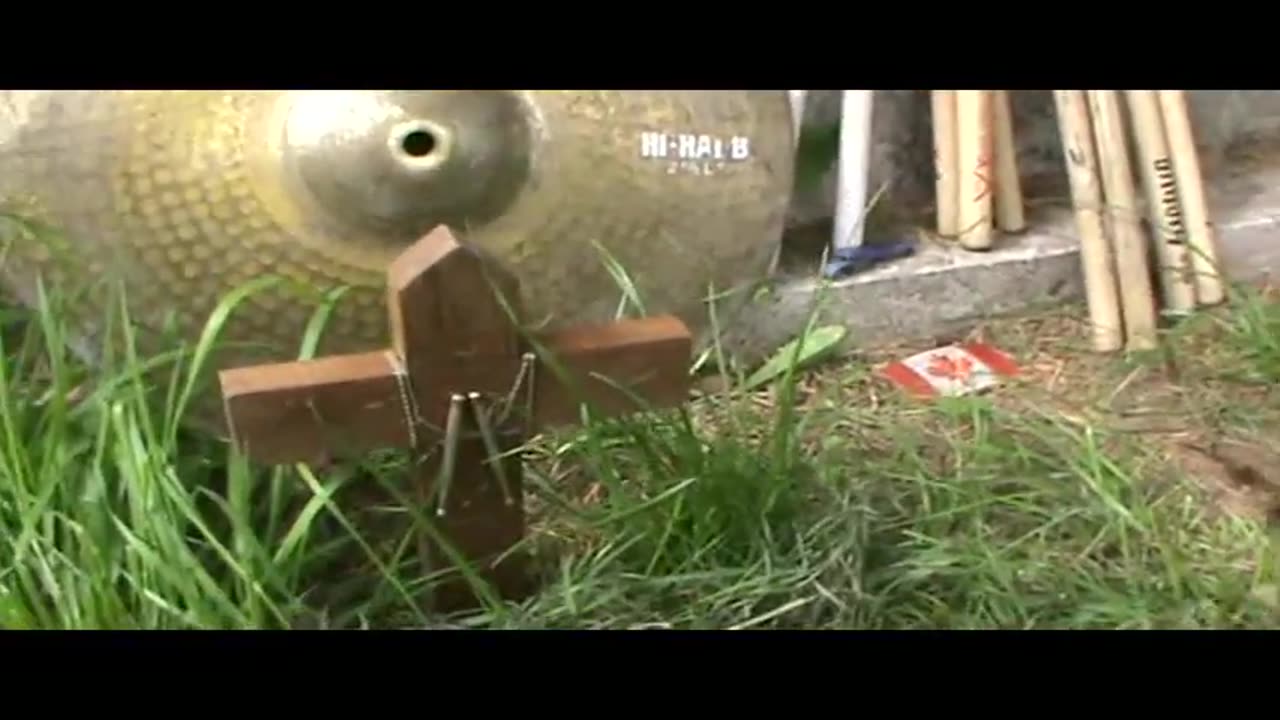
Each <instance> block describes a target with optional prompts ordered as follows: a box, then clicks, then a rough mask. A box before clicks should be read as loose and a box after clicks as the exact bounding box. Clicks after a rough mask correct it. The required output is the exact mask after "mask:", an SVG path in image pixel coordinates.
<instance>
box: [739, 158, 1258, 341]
mask: <svg viewBox="0 0 1280 720" xmlns="http://www.w3.org/2000/svg"><path fill="white" fill-rule="evenodd" d="M1209 195H1210V197H1209V201H1210V206H1211V212H1212V214H1213V218H1214V221H1215V224H1216V226H1217V231H1218V236H1219V245H1220V252H1221V253H1222V260H1223V266H1224V268H1225V270H1226V272H1227V273H1228V275H1229V277H1230V279H1231V280H1232V281H1236V282H1249V281H1256V280H1260V279H1267V276H1271V275H1276V274H1280V166H1277V165H1276V164H1274V163H1273V164H1272V165H1271V166H1270V167H1268V166H1265V165H1259V164H1256V163H1255V164H1253V166H1252V167H1244V166H1242V165H1239V164H1237V165H1231V166H1224V167H1223V168H1221V169H1220V171H1219V172H1217V173H1215V174H1214V176H1213V179H1212V182H1211V184H1210V188H1209ZM1031 220H1032V227H1033V229H1032V230H1031V231H1029V232H1028V233H1026V234H1025V235H1023V236H1021V237H1017V238H1006V239H1004V240H1003V242H1002V244H1001V245H1000V246H998V247H997V248H996V249H994V250H992V251H991V252H988V253H971V252H966V251H963V250H959V249H957V248H955V247H954V246H943V245H936V244H926V245H924V246H922V249H921V251H920V252H919V253H918V254H917V255H915V256H914V257H911V258H908V259H905V260H902V261H900V262H897V263H894V264H891V265H886V266H884V267H881V268H878V269H875V270H873V271H870V272H867V273H865V274H862V275H858V276H855V277H853V278H851V279H848V280H843V281H839V282H834V283H823V282H821V281H819V280H816V279H815V277H814V274H813V273H812V272H803V271H800V272H797V271H796V270H792V271H791V274H790V276H789V277H784V278H783V279H782V280H781V281H780V282H779V283H777V285H776V287H775V288H774V291H773V292H772V293H771V294H770V295H768V296H765V297H761V298H760V299H758V300H757V302H755V303H754V304H753V305H751V306H750V307H749V308H748V310H747V311H746V314H745V317H739V318H735V320H734V322H733V323H732V324H731V325H730V326H729V329H728V330H727V331H726V333H725V335H724V337H723V339H722V343H723V346H724V347H725V348H726V349H727V350H728V351H729V352H730V353H731V354H732V355H734V356H736V357H737V359H738V360H739V361H740V362H743V363H746V364H751V363H754V362H757V361H758V360H759V359H760V358H761V357H762V356H764V355H766V354H768V353H770V352H772V351H773V350H774V349H775V348H777V347H778V346H779V345H780V344H782V343H784V342H786V341H788V340H790V339H791V338H793V337H795V336H796V334H797V333H798V332H799V331H800V330H801V329H802V328H803V327H804V325H805V323H806V322H807V321H808V319H809V317H810V314H811V313H814V312H816V313H817V314H818V322H820V323H822V324H827V323H835V324H840V323H842V324H844V325H845V326H846V327H848V328H849V329H850V330H851V332H850V337H849V343H848V348H847V349H855V348H858V347H866V346H869V345H876V344H881V343H888V342H894V341H897V340H904V339H924V338H945V337H948V336H951V335H953V334H957V333H962V332H964V331H965V330H966V329H968V328H970V327H972V326H973V325H974V324H975V323H977V322H980V321H982V320H983V319H986V318H990V317H995V316H999V315H1002V314H1008V313H1012V312H1017V311H1020V310H1025V309H1027V308H1029V307H1032V306H1035V305H1037V304H1041V303H1055V302H1058V303H1060V302H1064V301H1068V300H1078V299H1080V298H1081V297H1082V294H1083V289H1082V282H1081V275H1080V263H1079V251H1078V248H1079V240H1078V236H1077V234H1076V230H1075V226H1074V222H1073V220H1072V217H1071V214H1070V210H1069V209H1068V208H1067V207H1058V208H1043V209H1040V210H1038V211H1036V212H1035V213H1034V214H1033V215H1032V216H1031ZM1081 319H1082V320H1084V319H1085V317H1084V315H1083V313H1082V316H1081Z"/></svg>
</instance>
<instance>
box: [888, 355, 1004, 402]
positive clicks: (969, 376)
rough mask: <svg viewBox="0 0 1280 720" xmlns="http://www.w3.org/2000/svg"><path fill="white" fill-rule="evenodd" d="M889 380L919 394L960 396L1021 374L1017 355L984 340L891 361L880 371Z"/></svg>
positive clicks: (915, 394)
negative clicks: (1016, 359)
mask: <svg viewBox="0 0 1280 720" xmlns="http://www.w3.org/2000/svg"><path fill="white" fill-rule="evenodd" d="M880 374H881V375H883V376H884V377H885V378H886V379H888V380H889V382H891V383H893V384H894V385H897V386H898V387H900V388H902V389H903V390H905V391H906V392H907V393H909V394H911V395H914V396H916V397H926V398H931V397H957V396H960V395H969V394H972V393H976V392H981V391H983V390H986V389H987V388H990V387H993V386H995V385H997V384H999V383H1000V380H1001V379H1002V378H1009V377H1013V376H1015V375H1017V374H1018V365H1017V363H1015V362H1014V361H1013V358H1011V357H1009V356H1008V355H1006V354H1004V353H1003V352H1001V351H999V350H997V349H995V348H993V347H991V346H990V345H985V344H983V343H965V344H962V345H948V346H947V347H940V348H935V349H933V350H927V351H925V352H922V353H920V354H918V355H912V356H911V357H909V358H907V359H906V360H899V361H897V362H893V363H890V364H889V365H887V366H885V368H884V369H883V370H881V371H880Z"/></svg>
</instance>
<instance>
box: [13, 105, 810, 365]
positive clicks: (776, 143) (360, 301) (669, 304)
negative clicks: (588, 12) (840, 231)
mask: <svg viewBox="0 0 1280 720" xmlns="http://www.w3.org/2000/svg"><path fill="white" fill-rule="evenodd" d="M0 95H3V100H4V102H0V212H3V213H5V214H6V215H7V216H11V217H14V218H20V219H21V220H23V221H25V222H13V221H12V220H10V221H7V222H0V234H2V235H3V239H4V240H5V241H6V245H7V256H6V258H5V260H4V263H3V269H4V277H5V282H6V283H7V284H8V285H9V288H10V290H11V291H13V292H14V293H15V294H16V295H18V296H19V297H20V298H22V299H23V300H25V301H27V302H34V300H35V297H36V289H35V288H36V278H37V277H40V278H42V279H43V281H44V282H45V283H46V284H58V285H61V286H63V287H65V288H69V289H71V290H81V289H86V288H88V287H90V286H94V285H95V282H96V281H98V280H100V279H104V278H122V279H123V280H124V283H123V284H124V287H125V288H126V289H127V293H128V295H127V297H128V300H129V307H130V310H131V313H132V315H133V320H134V321H135V322H137V323H139V324H141V326H143V327H144V328H145V327H150V328H158V327H160V326H161V325H162V323H164V322H165V319H166V316H167V315H169V314H171V315H172V317H170V318H169V320H170V322H171V323H173V324H172V325H171V326H170V327H171V329H173V330H176V331H177V332H178V334H179V336H180V337H182V338H185V339H194V338H196V337H197V336H198V335H199V333H200V331H201V329H202V327H203V325H204V323H205V322H206V320H207V318H208V317H209V315H210V313H211V312H212V311H213V310H214V309H215V308H216V307H217V305H218V304H219V302H220V301H222V300H223V299H224V298H225V297H227V295H228V294H229V293H231V292H232V291H233V290H235V289H236V288H239V287H242V286H244V285H245V284H246V283H248V282H250V281H252V280H254V279H255V278H258V277H261V276H264V275H276V276H280V277H283V278H285V279H286V280H288V281H291V282H292V283H293V285H286V286H282V287H280V288H276V289H272V290H269V291H264V292H260V293H257V294H254V295H253V296H251V298H250V299H249V300H248V301H247V303H246V304H245V305H244V306H242V307H241V308H240V309H239V310H237V312H236V313H235V315H234V316H233V318H232V320H231V322H230V324H229V325H228V326H227V329H226V331H225V332H224V338H226V339H229V340H235V341H247V342H249V343H253V344H255V345H261V346H263V347H265V348H267V349H268V350H267V352H266V353H265V357H269V358H278V359H288V358H292V357H294V356H295V354H296V352H297V348H298V346H299V343H300V340H301V338H302V335H303V331H304V327H305V325H306V323H307V320H308V318H309V317H310V315H311V313H312V312H313V311H314V309H315V307H316V299H315V298H314V297H306V296H300V295H298V294H297V292H296V289H297V287H304V286H305V287H309V288H313V289H316V290H319V291H325V290H328V289H330V288H332V287H335V286H349V287H350V291H349V292H348V293H347V294H346V295H345V296H343V298H342V299H341V300H340V302H339V304H338V306H337V308H336V309H335V311H334V313H333V315H332V318H331V321H330V324H329V326H328V328H327V330H326V331H325V336H324V338H325V339H324V342H323V344H322V350H323V351H324V352H351V351H360V350H367V349H371V348H376V347H382V346H384V345H385V343H386V341H387V337H388V336H387V327H386V322H387V321H386V312H385V304H384V303H385V300H384V294H383V287H384V277H385V271H386V268H387V265H388V263H390V261H391V260H392V259H393V258H394V257H396V256H397V255H398V254H399V253H400V252H401V251H402V250H404V249H405V248H406V247H407V246H408V245H409V244H410V243H412V242H413V241H415V240H417V239H418V238H420V237H421V236H422V235H423V234H424V233H426V232H427V231H428V230H430V229H431V228H432V227H434V226H436V225H437V224H440V223H444V224H448V225H449V226H450V227H452V228H453V229H454V230H455V232H456V233H457V234H458V235H459V236H460V237H461V238H462V239H463V240H464V241H466V242H470V243H474V244H476V245H478V246H480V247H482V248H484V249H486V250H487V251H488V252H489V253H490V255H491V256H492V257H494V258H495V259H496V260H498V261H500V262H502V263H504V264H505V265H506V266H507V267H508V268H509V269H510V270H511V271H512V272H513V273H514V274H515V276H516V277H517V278H519V280H520V282H521V284H522V288H523V291H524V298H523V300H524V304H525V308H526V313H527V315H526V316H527V317H528V318H530V319H531V320H533V321H537V322H538V323H539V326H540V327H546V328H550V327H556V326H562V325H564V324H566V323H577V322H591V321H600V320H607V319H611V318H612V317H614V315H615V314H616V312H617V309H618V305H619V300H620V298H621V297H622V291H621V289H620V287H619V281H618V278H617V277H615V275H614V274H613V273H612V272H611V270H610V263H616V264H617V266H618V267H621V268H622V269H623V270H624V271H625V272H626V273H627V275H628V278H629V280H630V282H631V284H632V285H633V286H634V288H635V291H636V292H637V294H638V296H639V298H640V299H641V301H642V302H643V310H644V312H645V313H648V314H655V313H668V312H670V313H675V314H677V315H679V316H680V317H681V318H682V319H683V320H684V321H685V322H686V323H688V324H689V326H690V327H691V328H692V329H693V330H694V332H695V333H696V334H698V335H699V336H702V337H705V334H706V331H707V328H708V319H707V318H708V311H707V307H706V304H705V301H706V299H707V297H708V295H709V294H710V293H713V292H714V293H724V292H726V291H729V290H732V289H734V288H738V287H742V286H744V285H750V284H752V283H754V282H757V281H758V280H760V279H761V277H762V276H763V275H764V274H765V273H766V272H767V269H768V267H769V265H770V260H771V258H772V256H773V253H774V252H775V250H776V248H777V245H778V243H779V242H780V239H781V234H782V230H783V223H784V215H785V212H786V208H787V204H788V200H789V194H790V190H791V182H792V172H793V146H792V140H791V138H792V129H791V123H792V119H791V116H790V110H789V103H788V98H787V93H786V91H782V90H778V91H611V90H571V91H56V92H43V91H4V92H2V93H0ZM27 223H30V224H33V225H34V226H35V227H38V228H43V229H44V230H45V232H40V233H37V234H34V235H33V234H30V233H28V232H26V231H25V230H24V228H25V227H28V225H27ZM295 286H296V287H295ZM101 297H102V296H98V295H94V294H93V293H89V294H88V295H86V296H85V298H86V299H85V300H84V301H83V302H82V303H81V304H79V305H77V306H75V307H76V310H75V312H74V314H73V315H72V317H73V318H74V322H75V328H76V330H77V332H79V333H80V337H81V338H91V337H92V336H93V335H92V333H93V330H94V328H95V327H96V326H97V324H98V323H100V322H101V321H103V320H104V319H105V317H106V313H107V308H104V307H102V305H101V302H102V301H101ZM94 298H97V299H94ZM728 302H729V303H730V304H732V302H733V301H728ZM730 309H731V308H730ZM92 346H93V343H92V342H84V343H82V344H81V347H82V349H84V350H86V351H91V348H92ZM152 349H155V350H161V349H163V348H162V347H160V346H156V347H154V348H152ZM263 356H264V355H263V354H257V355H255V358H262V357H263Z"/></svg>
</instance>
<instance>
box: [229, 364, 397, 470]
mask: <svg viewBox="0 0 1280 720" xmlns="http://www.w3.org/2000/svg"><path fill="white" fill-rule="evenodd" d="M395 362H396V361H395V358H394V357H393V356H392V354H391V353H390V352H372V353H363V354H359V355H344V356H337V357H329V358H321V359H318V360H307V361H301V362H289V363H279V364H274V365H259V366H256V367H247V368H236V369H233V370H224V371H222V372H221V373H219V374H218V379H219V382H220V383H221V385H222V395H223V398H224V402H225V404H226V414H227V418H228V422H229V423H230V426H231V434H232V440H233V441H234V442H235V443H236V445H237V447H239V448H240V450H241V451H242V452H244V453H245V454H246V455H248V456H249V457H251V458H253V459H254V460H257V461H259V462H263V463H268V464H271V463H288V462H306V461H313V460H318V459H322V458H326V457H328V456H329V455H331V454H332V455H341V454H343V453H346V452H356V451H360V450H370V449H374V448H384V447H408V446H409V444H410V441H411V435H410V430H409V426H408V422H407V418H406V416H405V406H404V403H403V402H402V398H401V394H402V386H401V383H400V381H399V380H398V378H397V374H396V373H397V368H396V366H395Z"/></svg>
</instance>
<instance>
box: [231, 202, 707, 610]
mask: <svg viewBox="0 0 1280 720" xmlns="http://www.w3.org/2000/svg"><path fill="white" fill-rule="evenodd" d="M387 280H388V282H387V305H388V311H389V313H390V320H391V322H390V327H391V347H390V348H388V349H384V350H380V351H376V352H368V353H362V354H356V355H344V356H337V357H326V358H320V359H316V360H308V361H300V362H288V363H280V364H272V365H262V366H256V367H247V368H237V369H231V370H224V371H222V372H221V373H220V374H219V381H220V383H221V386H222V394H223V398H224V402H225V406H226V414H227V420H228V424H229V426H230V431H231V436H232V441H233V442H234V443H235V444H236V446H237V447H238V448H239V449H240V450H241V451H242V452H243V453H244V454H245V455H247V456H248V457H249V458H251V459H253V460H256V461H259V462H264V463H290V462H306V461H315V460H319V459H323V458H327V457H332V456H334V455H337V454H344V453H346V452H351V451H359V450H372V449H377V448H407V449H410V450H412V451H413V453H414V455H415V457H416V458H417V459H418V462H417V463H416V464H415V468H416V470H415V473H416V476H417V477H416V482H415V483H414V485H415V489H416V490H417V492H418V497H419V498H420V499H421V500H422V501H423V502H426V503H428V506H429V507H431V508H432V510H433V512H434V514H435V516H436V517H434V518H433V520H434V521H435V525H436V527H437V529H438V530H439V531H440V532H441V534H442V535H443V537H444V538H445V539H446V540H447V541H448V543H449V544H450V545H452V546H453V547H454V548H455V549H456V550H457V551H459V553H460V554H461V556H462V557H463V558H464V559H465V560H466V561H467V564H468V565H470V566H471V568H472V569H473V570H475V572H476V573H478V574H479V575H480V576H481V577H482V578H483V579H484V580H486V581H487V582H489V583H491V586H492V587H494V588H495V589H496V590H497V591H498V593H499V594H500V595H501V596H502V597H506V598H512V597H519V596H522V595H524V594H526V593H527V592H528V591H529V584H528V578H527V577H526V573H525V568H524V566H523V563H522V562H521V561H520V560H519V558H518V557H517V556H516V554H514V553H510V557H508V558H505V559H502V560H501V561H500V562H498V559H499V557H500V556H502V555H503V554H504V553H506V551H507V550H509V549H510V548H512V547H513V546H514V545H515V544H517V543H518V542H519V541H520V540H521V539H522V538H523V537H524V533H525V518H524V503H523V494H522V488H523V484H522V482H521V480H522V469H523V466H522V464H521V462H520V459H519V458H518V457H517V456H516V454H515V453H514V452H512V451H513V450H514V449H516V448H518V447H520V446H521V445H522V444H523V443H524V442H525V441H526V439H527V438H528V437H529V436H530V435H531V434H533V433H535V432H536V431H538V430H540V429H544V428H549V427H556V426H564V425H568V424H572V423H576V422H579V421H580V417H581V416H580V408H581V407H582V404H583V403H586V404H587V405H588V407H590V409H591V410H592V412H593V413H594V414H597V415H617V414H621V413H627V412H633V411H638V410H643V409H646V408H652V409H659V408H664V407H672V406H675V405H678V404H680V403H683V402H685V400H686V399H687V397H688V391H689V365H690V362H691V360H692V357H691V356H692V340H691V337H690V333H689V330H688V329H687V328H686V327H685V325H684V324H683V323H682V322H680V321H679V320H678V319H676V318H674V317H671V316H659V317H652V318H645V319H638V320H623V321H619V322H615V323H612V324H609V325H602V326H585V327H576V328H570V329H568V330H565V331H560V332H555V333H543V334H537V333H532V334H525V333H523V332H522V331H521V327H520V321H521V317H520V312H521V308H520V304H519V301H518V284H517V282H516V280H515V278H514V277H512V276H511V275H510V274H508V273H507V272H506V271H504V270H503V269H502V268H500V267H498V266H497V264H496V263H493V262H490V261H489V260H488V259H487V258H486V257H484V256H483V255H482V254H481V253H480V252H479V251H478V250H477V249H475V248H473V247H469V246H465V245H462V244H460V243H459V242H458V241H457V240H456V239H455V237H454V236H453V234H452V233H451V232H450V231H449V230H448V229H447V228H445V227H443V226H442V227H438V228H436V229H435V230H433V231H432V232H430V233H429V234H428V235H427V236H426V237H424V238H423V239H421V240H420V241H418V242H417V243H416V244H414V245H413V246H412V247H410V248H409V249H408V250H407V251H406V252H405V253H404V254H402V255H401V256H400V257H399V258H398V259H396V260H395V261H394V262H393V263H392V265H391V267H390V269H389V271H388V276H387ZM538 348H541V351H539V350H538ZM517 407H519V408H521V409H523V410H524V412H523V413H522V414H520V416H519V417H517V416H516V415H517V414H516V413H515V412H514V409H515V408H517ZM486 466H487V467H486ZM422 544H423V546H424V547H425V548H426V549H425V550H424V554H425V555H426V559H427V560H428V562H429V563H430V566H431V567H432V569H433V570H436V569H454V570H456V569H457V566H456V564H455V563H451V562H450V561H449V555H448V554H447V553H445V552H443V549H442V548H441V547H440V545H439V544H438V543H436V542H433V541H431V540H430V539H424V541H423V543H422ZM469 587H470V586H469V584H468V583H467V582H466V580H465V578H457V579H454V580H450V581H449V582H447V583H445V584H444V585H442V586H441V587H439V588H438V589H437V591H436V594H435V598H434V600H435V602H434V605H435V608H436V609H437V610H442V611H449V610H453V609H460V608H463V607H469V606H472V605H474V603H475V602H476V601H477V599H476V597H475V594H474V593H473V592H472V591H471V590H470V589H469Z"/></svg>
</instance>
